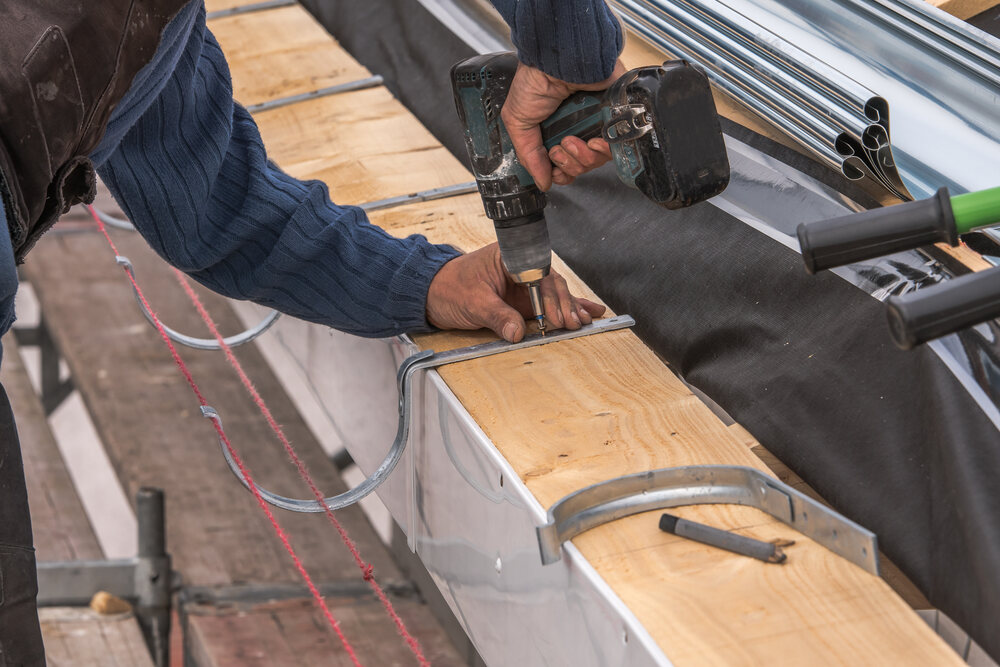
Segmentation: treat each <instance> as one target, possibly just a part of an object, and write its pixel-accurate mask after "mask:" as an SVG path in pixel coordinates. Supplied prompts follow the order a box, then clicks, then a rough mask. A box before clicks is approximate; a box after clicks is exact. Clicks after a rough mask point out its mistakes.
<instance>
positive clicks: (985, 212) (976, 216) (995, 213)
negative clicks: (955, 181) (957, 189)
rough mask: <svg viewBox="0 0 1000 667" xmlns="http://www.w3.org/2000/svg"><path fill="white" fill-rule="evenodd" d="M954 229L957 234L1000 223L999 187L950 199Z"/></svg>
mask: <svg viewBox="0 0 1000 667" xmlns="http://www.w3.org/2000/svg"><path fill="white" fill-rule="evenodd" d="M951 210H952V213H953V214H954V215H955V227H956V228H957V229H958V233H959V234H965V233H967V232H971V231H972V230H973V229H977V228H979V227H988V226H989V225H995V224H997V223H998V222H1000V187H998V188H990V189H989V190H980V191H979V192H969V193H967V194H964V195H955V196H954V197H952V198H951Z"/></svg>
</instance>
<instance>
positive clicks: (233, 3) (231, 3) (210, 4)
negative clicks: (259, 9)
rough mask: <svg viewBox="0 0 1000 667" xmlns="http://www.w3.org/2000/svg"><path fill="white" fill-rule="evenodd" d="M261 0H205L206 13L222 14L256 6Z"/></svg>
mask: <svg viewBox="0 0 1000 667" xmlns="http://www.w3.org/2000/svg"><path fill="white" fill-rule="evenodd" d="M259 2H261V0H205V11H206V12H208V13H212V12H220V11H222V10H224V9H233V8H234V7H244V6H246V5H256V4H257V3H259Z"/></svg>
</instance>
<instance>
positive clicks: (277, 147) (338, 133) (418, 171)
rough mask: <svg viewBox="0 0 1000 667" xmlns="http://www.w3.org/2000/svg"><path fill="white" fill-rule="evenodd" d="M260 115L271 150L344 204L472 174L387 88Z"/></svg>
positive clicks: (459, 180)
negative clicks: (324, 183) (326, 187)
mask: <svg viewBox="0 0 1000 667" xmlns="http://www.w3.org/2000/svg"><path fill="white" fill-rule="evenodd" d="M235 76H236V73H234V77H235ZM255 119H256V120H257V124H258V126H259V127H260V131H261V135H262V136H263V138H264V141H265V144H266V145H267V147H268V154H269V155H270V156H271V158H272V159H273V160H275V161H276V162H277V163H278V164H280V165H281V167H282V168H283V169H284V170H285V171H287V172H288V173H289V174H292V175H293V176H296V177H298V178H304V179H311V178H315V179H319V180H321V181H325V182H326V183H327V184H328V185H329V186H330V194H331V196H332V198H333V200H334V201H335V202H337V203H340V204H362V203H364V202H367V201H372V200H376V199H383V198H385V197H393V196H397V195H402V194H406V193H409V192H415V191H418V190H428V189H431V188H436V187H441V186H444V185H451V184H453V183H462V182H467V181H469V180H471V176H470V175H469V173H468V171H467V170H466V169H465V167H463V166H462V165H461V163H460V162H459V161H458V160H457V159H455V157H454V156H453V155H452V154H451V153H449V152H448V150H447V149H446V148H444V147H443V146H441V144H439V143H438V142H437V140H436V139H434V137H433V136H432V135H431V133H430V132H428V131H427V130H426V129H425V128H424V127H423V126H422V125H420V124H419V123H418V122H417V121H416V119H414V118H413V116H411V115H410V113H409V112H408V111H407V110H406V108H405V107H404V106H403V105H402V104H400V103H399V101H398V100H396V99H395V98H394V97H393V96H392V95H391V94H390V93H389V91H388V90H387V89H386V88H372V89H369V90H359V91H355V92H350V93H342V94H340V95H334V96H332V97H324V98H320V99H316V100H311V101H308V102H301V103H299V104H296V105H293V106H290V107H284V108H281V109H275V110H273V111H265V112H262V113H258V114H256V116H255Z"/></svg>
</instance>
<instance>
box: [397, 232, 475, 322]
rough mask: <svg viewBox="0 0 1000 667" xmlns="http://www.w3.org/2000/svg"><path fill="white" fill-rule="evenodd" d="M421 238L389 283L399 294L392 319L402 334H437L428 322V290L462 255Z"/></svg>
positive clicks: (413, 237)
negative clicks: (443, 271)
mask: <svg viewBox="0 0 1000 667" xmlns="http://www.w3.org/2000/svg"><path fill="white" fill-rule="evenodd" d="M409 238H410V240H414V239H419V240H420V241H421V242H419V243H415V244H414V247H413V250H412V251H411V252H410V253H409V255H408V256H407V257H406V259H405V260H404V261H403V263H402V264H401V265H400V267H399V269H398V270H397V271H396V273H395V274H394V275H393V277H392V281H391V282H390V292H391V293H392V294H393V295H396V296H395V298H394V299H393V300H394V301H395V302H396V303H395V304H394V307H393V309H392V310H393V319H394V320H395V323H396V325H397V327H398V328H399V329H400V330H402V331H410V332H414V333H416V332H423V331H436V328H435V327H433V326H432V325H431V324H430V323H429V322H428V321H427V291H428V290H429V289H430V286H431V281H432V280H434V276H436V275H437V272H438V271H440V270H441V267H442V266H444V265H445V264H447V263H448V262H450V261H451V260H453V259H455V258H456V257H458V256H459V255H461V254H462V253H461V251H459V250H456V249H455V248H453V247H451V246H449V245H434V244H432V243H428V242H427V241H426V240H424V237H422V236H420V235H414V236H411V237H409Z"/></svg>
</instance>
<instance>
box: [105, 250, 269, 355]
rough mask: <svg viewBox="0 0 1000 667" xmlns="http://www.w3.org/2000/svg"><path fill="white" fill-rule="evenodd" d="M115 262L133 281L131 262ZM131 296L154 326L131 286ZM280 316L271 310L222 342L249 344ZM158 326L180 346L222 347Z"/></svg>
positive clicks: (119, 257)
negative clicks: (255, 322)
mask: <svg viewBox="0 0 1000 667" xmlns="http://www.w3.org/2000/svg"><path fill="white" fill-rule="evenodd" d="M115 261H116V262H118V264H120V265H121V267H122V268H123V269H125V271H126V272H128V274H129V275H130V276H132V278H133V279H135V267H133V266H132V262H131V261H130V260H129V258H128V257H123V256H122V255H116V256H115ZM132 294H133V295H134V296H135V302H136V303H137V304H139V310H141V311H142V314H143V315H145V316H146V319H147V320H148V321H149V323H150V324H152V325H153V326H156V322H154V321H153V314H152V313H150V312H149V310H148V309H147V308H146V304H144V303H143V302H142V297H141V296H139V292H137V291H136V289H135V285H133V286H132ZM280 316H281V313H279V312H278V311H276V310H272V311H271V312H270V313H268V314H267V315H265V316H264V319H262V320H261V321H260V322H258V323H257V324H255V325H254V326H252V327H250V328H249V329H247V330H246V331H242V332H240V333H238V334H234V335H232V336H229V337H227V338H223V339H222V340H223V342H224V343H225V344H226V345H227V346H229V347H238V346H240V345H243V344H244V343H249V342H250V341H252V340H253V339H254V338H256V337H257V336H259V335H261V334H262V333H264V332H265V331H267V330H268V329H270V328H271V326H272V325H274V323H275V322H277V321H278V318H279V317H280ZM160 324H161V325H162V326H163V331H164V333H166V334H167V336H168V337H169V338H170V340H172V341H174V342H175V343H180V344H181V345H186V346H188V347H193V348H194V349H196V350H219V349H221V348H222V346H221V345H219V341H217V340H215V339H214V338H195V337H194V336H188V335H187V334H182V333H180V332H179V331H176V330H174V329H171V328H170V327H168V326H167V325H166V324H163V322H160Z"/></svg>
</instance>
